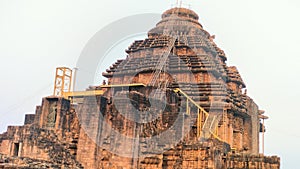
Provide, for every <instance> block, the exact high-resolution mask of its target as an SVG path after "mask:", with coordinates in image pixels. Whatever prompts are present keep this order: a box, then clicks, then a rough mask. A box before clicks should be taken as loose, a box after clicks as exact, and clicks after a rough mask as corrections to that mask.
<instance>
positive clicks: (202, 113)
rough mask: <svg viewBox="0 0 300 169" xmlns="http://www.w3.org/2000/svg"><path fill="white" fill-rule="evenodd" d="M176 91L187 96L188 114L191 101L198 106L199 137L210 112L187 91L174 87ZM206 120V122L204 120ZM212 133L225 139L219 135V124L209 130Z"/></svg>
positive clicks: (215, 136) (217, 137)
mask: <svg viewBox="0 0 300 169" xmlns="http://www.w3.org/2000/svg"><path fill="white" fill-rule="evenodd" d="M174 92H175V93H181V94H182V95H183V96H184V97H185V98H186V114H188V115H190V113H191V112H190V110H191V109H190V107H189V102H191V103H192V104H193V105H194V106H196V107H197V138H199V137H200V136H201V131H202V129H203V126H204V124H205V122H206V121H207V119H208V116H209V113H208V112H207V111H206V110H205V109H204V108H202V107H201V106H200V105H199V104H197V103H196V102H195V101H194V100H193V99H192V98H191V97H189V96H188V95H187V94H186V93H185V92H183V91H182V90H181V89H179V88H176V89H174ZM202 121H204V122H202ZM209 132H210V134H211V135H212V136H213V137H214V138H216V139H218V140H220V141H223V140H222V139H221V138H220V137H219V136H218V126H216V128H215V129H214V130H212V131H209Z"/></svg>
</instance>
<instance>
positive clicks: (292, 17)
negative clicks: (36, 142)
mask: <svg viewBox="0 0 300 169" xmlns="http://www.w3.org/2000/svg"><path fill="white" fill-rule="evenodd" d="M175 2H176V0H172V1H171V0H151V1H143V0H109V1H103V0H89V1H85V0H81V1H76V0H64V1H62V0H51V1H50V0H19V1H17V0H0V58H1V61H0V77H1V84H0V85H1V88H0V92H1V94H2V97H0V132H4V131H5V130H6V127H7V126H8V125H21V124H22V123H23V119H24V114H25V113H33V112H34V110H35V106H36V105H39V104H40V103H41V99H42V97H45V96H48V95H51V94H52V92H53V91H52V90H53V81H54V73H55V68H56V67H58V66H67V67H71V68H72V67H75V66H76V63H77V59H78V57H79V56H80V53H81V51H82V49H83V48H84V46H85V44H86V43H87V42H88V40H89V39H90V38H91V37H93V35H94V34H95V33H96V32H97V31H99V30H101V28H103V27H104V26H106V25H108V24H110V23H111V22H113V21H116V20H118V19H121V18H123V17H126V16H131V15H134V14H143V13H159V14H161V13H162V12H164V11H165V10H167V9H168V8H170V7H171V4H174V3H175ZM185 3H189V4H191V8H192V9H193V10H194V11H195V12H196V13H198V15H199V16H200V23H201V24H202V25H203V26H204V28H205V29H206V30H207V31H208V32H210V33H211V34H212V35H216V42H217V44H218V46H219V47H221V48H222V49H223V50H225V52H226V54H227V57H228V64H229V65H235V66H237V67H238V70H239V72H240V74H241V75H242V78H243V80H244V81H245V83H246V85H247V89H248V94H249V95H250V96H251V97H252V98H253V99H254V100H255V101H256V103H257V104H258V105H259V106H260V108H261V109H263V110H265V111H266V114H267V115H268V116H269V117H270V119H269V120H268V121H267V122H266V123H267V133H266V153H267V154H270V155H273V154H275V155H280V156H281V158H282V167H281V168H283V169H291V168H296V167H298V165H297V164H298V162H299V157H300V155H299V152H300V133H299V126H298V124H299V119H300V111H299V105H300V102H299V100H300V99H299V96H300V90H299V89H298V87H299V83H300V78H299V73H300V70H299V67H300V54H299V53H300V52H299V51H300V33H299V32H300V31H299V30H300V22H299V17H300V1H297V0H263V1H261V0H251V1H250V0H222V1H220V0H219V1H217V0H197V1H196V0H189V1H188V2H186V1H185ZM136 24H139V23H136ZM133 26H134V25H133ZM154 26H155V25H153V27H154ZM126 43H127V41H126ZM126 43H122V45H124V46H123V49H125V48H127V46H128V45H130V43H131V42H128V44H126ZM122 56H125V54H124V50H121V51H120V53H119V54H118V56H116V59H117V58H121V57H122ZM100 72H101V71H100ZM95 83H101V82H100V80H99V82H95Z"/></svg>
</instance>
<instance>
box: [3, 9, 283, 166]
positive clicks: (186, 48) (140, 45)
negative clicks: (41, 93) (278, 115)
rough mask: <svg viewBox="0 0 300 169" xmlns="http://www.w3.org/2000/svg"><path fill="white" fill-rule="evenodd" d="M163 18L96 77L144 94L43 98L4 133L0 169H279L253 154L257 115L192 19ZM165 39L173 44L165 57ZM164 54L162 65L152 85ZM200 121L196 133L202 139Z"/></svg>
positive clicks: (109, 91) (184, 13) (111, 91)
mask: <svg viewBox="0 0 300 169" xmlns="http://www.w3.org/2000/svg"><path fill="white" fill-rule="evenodd" d="M162 16H163V17H162V20H161V21H160V22H159V23H158V24H157V25H156V27H155V28H153V29H151V30H150V31H149V33H148V38H147V39H145V40H139V41H135V42H134V43H133V44H132V45H130V47H129V48H128V49H127V50H126V52H127V53H128V56H127V58H126V59H124V60H118V61H117V62H115V63H114V64H113V65H112V66H111V67H110V68H109V69H107V71H106V72H105V73H103V76H105V77H107V78H108V84H109V85H114V84H118V85H120V84H132V83H143V84H145V85H146V86H133V87H129V88H127V89H126V90H124V88H120V87H119V88H102V90H104V91H105V93H104V94H103V95H102V96H88V97H82V98H74V101H77V104H71V103H70V101H69V100H66V99H64V98H60V97H46V98H43V101H42V104H41V106H37V108H36V113H35V114H34V115H26V117H25V122H24V126H9V127H8V130H7V132H5V133H3V134H1V135H0V168H3V169H4V168H5V169H9V168H11V169H20V168H87V169H94V168H95V169H96V168H99V169H100V168H101V169H112V168H115V169H130V168H140V169H156V168H157V169H173V168H177V169H181V168H191V169H199V168H209V169H247V168H248V169H256V168H262V169H279V168H280V159H279V158H278V157H276V156H273V157H266V156H264V155H261V154H259V132H260V131H262V130H261V124H260V115H261V112H262V111H260V110H259V107H258V105H257V104H256V103H255V102H254V101H253V100H252V99H251V98H250V97H249V96H248V95H247V93H246V91H245V87H246V85H245V83H244V82H243V80H242V77H241V75H240V74H239V72H238V70H237V68H236V67H233V66H228V65H227V64H226V60H227V57H226V55H225V53H224V51H223V50H221V49H220V48H219V47H218V46H217V45H216V44H215V43H214V41H213V39H214V36H211V35H210V34H209V33H208V32H207V31H205V30H204V29H203V26H202V25H201V24H200V23H199V22H198V18H199V17H198V15H197V14H196V13H195V12H193V11H191V10H189V9H183V8H174V9H171V10H168V11H166V12H165V13H164V14H163V15H162ZM167 27H169V28H167ZM166 28H167V29H168V31H165V29H166ZM170 28H171V29H170ZM172 37H176V41H175V42H174V46H173V47H171V48H169V42H170V41H172V40H171V39H172ZM172 45H173V44H172ZM166 50H170V53H169V54H168V58H167V60H166V66H165V67H164V68H163V72H161V74H160V76H158V78H157V80H156V81H154V82H153V80H152V79H153V72H155V71H156V68H157V65H158V64H159V62H160V61H161V60H160V58H161V57H162V56H163V55H164V52H165V51H166ZM157 88H159V89H163V90H160V91H159V92H163V94H164V96H163V97H164V99H163V100H160V99H157V98H156V99H155V97H154V99H153V98H152V94H153V91H155V90H156V89H157ZM175 88H180V89H181V90H183V91H184V92H185V93H186V94H187V95H188V96H190V97H191V98H192V99H193V100H194V101H195V102H196V103H197V104H199V105H200V106H201V107H203V108H204V109H205V110H206V111H207V112H209V114H210V115H215V116H216V117H217V118H216V119H217V122H215V123H213V121H211V120H212V119H209V120H207V123H211V125H209V126H210V127H211V126H215V127H216V129H217V134H216V136H217V137H218V138H219V139H216V138H215V137H210V138H208V139H203V137H200V138H199V137H198V135H197V130H196V129H197V125H196V124H197V123H193V120H196V119H197V116H195V115H194V114H195V112H194V111H196V110H197V109H195V108H193V107H192V108H190V109H189V108H187V106H186V102H185V101H184V100H186V98H185V97H183V95H180V94H178V93H176V92H175V91H174V89H175ZM93 89H101V87H100V86H94V87H91V88H90V89H89V90H93ZM154 96H157V95H154ZM188 109H189V110H188ZM189 111H190V112H191V114H190V115H189V114H187V113H186V112H189ZM193 113H194V114H193ZM187 117H190V119H191V121H192V122H190V121H187V119H188V118H187ZM149 119H150V120H149ZM141 120H144V121H141ZM202 120H203V121H201V122H202V123H201V124H202V126H201V127H203V130H202V133H201V134H202V135H207V134H208V135H209V136H210V133H209V132H207V131H208V130H209V128H207V126H205V125H204V124H203V123H204V119H202ZM176 124H180V125H179V126H180V127H174V126H176ZM209 126H208V127H209ZM189 127H191V128H189ZM205 131H206V132H205ZM164 132H168V137H157V138H156V137H155V136H159V135H160V134H162V133H164ZM124 136H126V138H125V137H124ZM130 138H135V141H134V142H133V141H132V140H131V139H130ZM136 138H138V139H136ZM149 138H153V139H152V140H151V139H149ZM154 138H155V139H154ZM178 138H182V139H178ZM154 152H155V153H154ZM136 156H138V157H140V158H134V157H136Z"/></svg>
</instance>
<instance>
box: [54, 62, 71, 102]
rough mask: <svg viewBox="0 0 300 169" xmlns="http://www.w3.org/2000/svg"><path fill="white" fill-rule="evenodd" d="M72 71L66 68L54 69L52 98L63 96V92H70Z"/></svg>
mask: <svg viewBox="0 0 300 169" xmlns="http://www.w3.org/2000/svg"><path fill="white" fill-rule="evenodd" d="M71 85H72V69H70V68H67V67H58V68H56V73H55V81H54V91H53V95H54V96H63V94H64V93H65V92H70V91H71Z"/></svg>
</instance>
